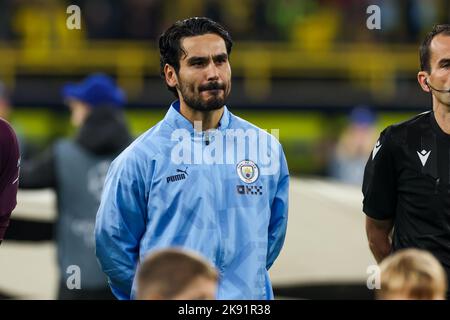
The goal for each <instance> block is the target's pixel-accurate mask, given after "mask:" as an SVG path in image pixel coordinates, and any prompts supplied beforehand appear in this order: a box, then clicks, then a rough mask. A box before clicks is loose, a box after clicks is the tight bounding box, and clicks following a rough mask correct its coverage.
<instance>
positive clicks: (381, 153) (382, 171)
mask: <svg viewBox="0 0 450 320" xmlns="http://www.w3.org/2000/svg"><path fill="white" fill-rule="evenodd" d="M393 150H394V149H393V143H392V138H391V135H390V127H388V128H386V129H385V130H384V131H383V132H382V133H381V134H380V138H379V139H378V141H377V143H376V145H375V147H374V148H373V150H372V153H371V154H370V156H369V159H368V160H367V164H366V167H365V170H364V181H363V186H362V192H363V195H364V200H363V211H364V213H365V214H366V215H367V216H369V217H371V218H373V219H377V220H387V219H392V218H393V217H394V215H395V209H396V205H397V186H396V184H397V175H396V169H395V160H394V154H393Z"/></svg>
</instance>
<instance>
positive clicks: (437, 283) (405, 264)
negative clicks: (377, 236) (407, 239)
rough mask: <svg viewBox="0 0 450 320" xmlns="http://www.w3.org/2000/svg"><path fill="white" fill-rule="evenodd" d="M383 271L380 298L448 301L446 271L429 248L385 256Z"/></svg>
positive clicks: (381, 268) (377, 291)
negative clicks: (427, 249) (446, 297)
mask: <svg viewBox="0 0 450 320" xmlns="http://www.w3.org/2000/svg"><path fill="white" fill-rule="evenodd" d="M380 270H381V287H380V289H379V290H376V297H377V299H379V300H445V293H446V291H447V279H446V278H447V277H446V274H445V271H444V269H443V268H442V266H441V264H440V263H439V261H438V260H437V259H436V258H435V257H433V255H432V254H431V253H429V252H427V251H424V250H418V249H403V250H400V251H398V252H396V253H394V254H393V255H391V256H389V257H387V258H386V259H384V260H383V262H382V263H381V264H380Z"/></svg>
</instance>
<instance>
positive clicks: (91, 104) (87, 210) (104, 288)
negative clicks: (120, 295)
mask: <svg viewBox="0 0 450 320" xmlns="http://www.w3.org/2000/svg"><path fill="white" fill-rule="evenodd" d="M62 94H63V97H64V101H65V103H67V105H68V106H69V108H70V112H71V123H72V124H73V125H74V126H75V127H76V128H77V134H76V137H75V138H74V139H61V140H59V141H57V142H56V143H55V144H54V145H52V146H51V147H50V148H49V149H48V150H47V151H45V152H44V153H43V154H41V155H39V156H38V157H36V158H33V159H31V160H30V161H28V162H24V164H23V168H22V170H21V181H20V187H21V188H27V189H40V188H52V189H54V190H55V192H56V195H57V207H58V219H57V225H56V242H57V249H58V267H59V272H60V282H59V292H58V299H109V298H113V295H112V294H111V291H110V289H109V287H108V284H107V281H106V277H105V275H104V274H103V272H102V271H101V269H100V267H99V265H98V262H97V260H96V257H95V245H94V225H95V215H96V212H97V209H98V206H99V203H100V195H101V191H102V187H103V183H104V178H105V175H106V172H107V170H108V168H109V165H110V163H111V161H112V159H113V158H114V157H115V156H117V155H118V154H119V153H120V152H121V151H122V150H123V149H124V148H125V147H126V146H127V145H128V144H129V143H130V141H131V135H130V133H129V130H128V128H127V125H126V122H125V118H124V114H123V111H122V107H123V105H124V103H125V95H124V93H123V91H122V90H121V89H120V88H119V87H117V86H116V85H115V83H114V81H113V79H111V78H110V77H109V76H106V75H103V74H93V75H91V76H89V77H88V78H86V79H85V80H84V81H83V82H81V83H79V84H68V85H66V86H65V87H64V88H63V90H62ZM72 265H75V266H78V267H79V268H80V271H81V279H80V284H81V289H72V290H70V289H69V288H68V286H67V282H68V277H69V276H70V275H71V274H70V273H68V271H67V270H68V267H69V266H72ZM69 281H70V280H69Z"/></svg>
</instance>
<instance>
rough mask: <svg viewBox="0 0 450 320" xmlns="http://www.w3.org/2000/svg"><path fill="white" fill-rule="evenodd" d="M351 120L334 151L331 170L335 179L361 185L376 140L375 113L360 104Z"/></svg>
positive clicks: (352, 113)
mask: <svg viewBox="0 0 450 320" xmlns="http://www.w3.org/2000/svg"><path fill="white" fill-rule="evenodd" d="M349 121H350V124H349V126H348V127H347V128H345V130H344V131H343V133H342V134H341V135H340V137H339V140H338V142H337V145H336V147H335V150H334V152H333V155H332V158H331V161H330V164H329V172H330V176H331V177H333V178H334V179H337V180H339V181H341V182H344V183H348V184H354V185H358V186H361V184H362V182H363V177H364V167H365V165H366V162H367V157H368V156H369V154H370V152H371V151H372V147H373V143H374V141H375V140H376V131H375V130H376V128H375V114H374V113H373V112H372V111H371V110H370V109H369V108H367V107H364V106H359V107H356V108H354V109H353V110H352V112H351V113H350V117H349Z"/></svg>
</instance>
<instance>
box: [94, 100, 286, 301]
mask: <svg viewBox="0 0 450 320" xmlns="http://www.w3.org/2000/svg"><path fill="white" fill-rule="evenodd" d="M243 132H244V133H246V134H247V140H242V139H240V137H241V134H242V133H243ZM242 141H244V143H243V144H242V143H241V142H242ZM267 146H268V147H267ZM255 147H256V150H257V152H255ZM288 187H289V172H288V168H287V163H286V159H285V156H284V153H283V150H282V147H281V145H280V143H279V142H278V140H277V139H275V138H274V137H273V136H272V135H270V134H268V133H267V132H266V131H264V130H261V129H259V128H257V127H255V126H254V125H252V124H250V123H248V122H247V121H245V120H243V119H241V118H239V117H237V116H234V115H233V114H232V113H231V112H229V111H228V109H227V108H226V107H224V113H223V116H222V118H221V120H220V123H219V127H218V128H217V129H214V130H209V131H208V132H206V133H205V132H200V133H199V132H198V131H196V130H194V128H193V126H192V124H191V123H190V122H189V121H188V120H187V119H186V118H184V117H183V116H182V115H181V114H180V113H179V102H178V101H177V102H174V103H173V104H172V105H171V107H170V108H169V110H168V112H167V114H166V116H165V118H164V119H163V120H162V121H161V122H159V123H158V124H157V125H155V126H154V127H153V128H151V129H150V130H148V131H147V132H145V133H144V134H142V135H141V136H140V137H139V138H137V139H136V140H135V141H134V142H133V143H132V144H131V145H130V146H129V147H128V148H127V149H126V150H124V151H123V152H122V154H120V155H119V156H118V157H117V158H116V159H115V160H114V162H113V163H112V165H111V167H110V169H109V172H108V175H107V178H106V182H105V187H104V190H103V195H102V201H101V205H100V207H99V210H98V213H97V219H96V227H95V238H96V254H97V257H98V260H99V262H100V264H101V266H102V269H103V271H104V272H105V273H106V274H107V276H108V278H109V283H110V286H111V288H112V290H113V293H114V294H115V295H116V296H117V297H118V298H119V299H133V298H134V293H135V283H134V277H135V271H136V268H137V265H138V263H139V261H140V260H142V259H143V258H144V257H145V256H146V255H147V254H149V253H150V252H152V251H153V250H155V249H160V248H164V247H173V246H177V247H185V248H188V249H192V250H195V251H197V252H198V253H200V254H201V255H203V256H204V257H205V258H207V259H208V260H209V261H210V262H211V263H212V264H213V265H215V266H216V268H217V270H218V272H219V277H220V280H219V288H218V292H217V298H218V299H273V292H272V285H271V282H270V279H269V275H268V271H267V270H268V269H269V268H270V266H271V265H272V264H273V262H274V261H275V259H276V258H277V256H278V254H279V253H280V250H281V248H282V246H283V242H284V238H285V234H286V227H287V216H288Z"/></svg>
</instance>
